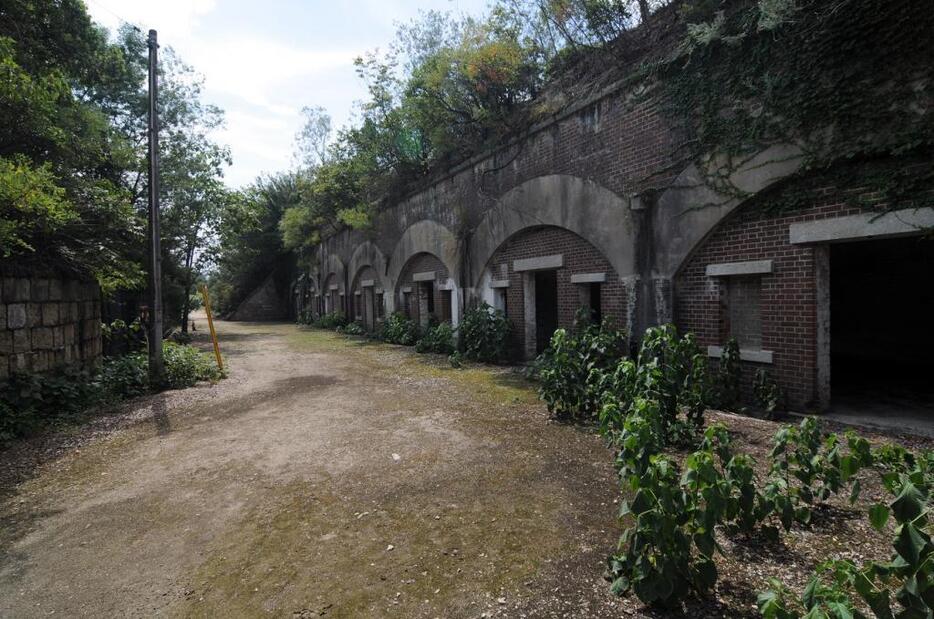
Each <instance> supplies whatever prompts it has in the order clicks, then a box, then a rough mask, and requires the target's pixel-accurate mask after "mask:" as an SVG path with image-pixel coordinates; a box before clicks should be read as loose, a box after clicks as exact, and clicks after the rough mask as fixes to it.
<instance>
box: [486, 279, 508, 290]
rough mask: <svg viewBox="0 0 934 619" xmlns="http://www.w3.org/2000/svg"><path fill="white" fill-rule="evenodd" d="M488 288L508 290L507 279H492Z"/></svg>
mask: <svg viewBox="0 0 934 619" xmlns="http://www.w3.org/2000/svg"><path fill="white" fill-rule="evenodd" d="M490 288H509V280H508V279H494V280H493V281H491V282H490Z"/></svg>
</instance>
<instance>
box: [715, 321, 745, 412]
mask: <svg viewBox="0 0 934 619" xmlns="http://www.w3.org/2000/svg"><path fill="white" fill-rule="evenodd" d="M741 377H742V367H741V366H740V362H739V344H738V343H737V342H736V339H735V338H732V337H731V338H730V339H729V341H728V342H727V343H726V346H724V347H723V356H722V357H720V364H719V367H718V368H717V395H716V399H717V405H718V406H719V407H720V408H725V409H728V410H733V409H735V408H737V407H738V406H739V403H740V379H741Z"/></svg>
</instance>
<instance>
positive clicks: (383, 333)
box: [379, 312, 418, 346]
mask: <svg viewBox="0 0 934 619" xmlns="http://www.w3.org/2000/svg"><path fill="white" fill-rule="evenodd" d="M379 337H380V339H382V340H383V341H384V342H389V343H390V344H401V345H402V346H414V345H415V342H417V341H418V324H416V322H415V321H414V320H409V319H408V318H406V317H405V314H402V313H400V312H393V313H392V314H391V315H390V316H389V318H387V319H386V322H384V323H383V327H382V329H381V330H380V333H379Z"/></svg>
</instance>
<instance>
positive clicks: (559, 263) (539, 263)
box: [512, 254, 564, 273]
mask: <svg viewBox="0 0 934 619" xmlns="http://www.w3.org/2000/svg"><path fill="white" fill-rule="evenodd" d="M563 266H564V256H563V255H562V254H555V255H553V256H539V257H537V258H524V259H522V260H516V261H514V262H513V263H512V269H513V271H518V272H519V273H522V272H523V271H547V270H548V269H560V268H561V267H563Z"/></svg>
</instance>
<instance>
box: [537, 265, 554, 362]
mask: <svg viewBox="0 0 934 619" xmlns="http://www.w3.org/2000/svg"><path fill="white" fill-rule="evenodd" d="M557 328H558V272H557V271H538V272H536V273H535V349H536V352H537V353H539V354H540V353H541V352H542V351H544V350H545V349H546V348H548V344H549V342H551V336H552V335H553V334H554V332H555V330H556V329H557Z"/></svg>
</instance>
